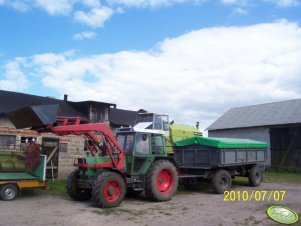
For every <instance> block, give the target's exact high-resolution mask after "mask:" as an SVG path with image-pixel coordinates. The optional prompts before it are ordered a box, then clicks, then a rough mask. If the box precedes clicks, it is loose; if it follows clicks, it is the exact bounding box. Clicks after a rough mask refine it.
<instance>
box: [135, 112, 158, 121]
mask: <svg viewBox="0 0 301 226" xmlns="http://www.w3.org/2000/svg"><path fill="white" fill-rule="evenodd" d="M153 120H154V114H139V115H138V116H137V120H136V123H138V122H153Z"/></svg>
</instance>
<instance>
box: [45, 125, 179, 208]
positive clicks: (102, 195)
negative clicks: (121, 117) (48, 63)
mask: <svg viewBox="0 0 301 226" xmlns="http://www.w3.org/2000/svg"><path fill="white" fill-rule="evenodd" d="M144 125H145V124H143V123H142V124H140V123H138V124H137V126H135V127H134V128H122V129H120V131H119V132H118V133H117V136H116V138H115V137H114V135H113V133H112V132H111V131H110V129H109V128H108V127H107V126H106V125H105V124H103V123H96V124H79V123H78V124H75V125H70V123H69V122H68V121H66V120H65V121H64V122H63V123H61V124H60V125H56V126H53V127H48V128H47V130H46V131H48V132H52V133H54V134H57V135H69V134H75V135H81V136H84V137H85V139H86V144H87V150H88V154H87V155H86V156H85V157H84V158H79V159H77V161H76V162H75V163H74V166H76V167H77V169H76V170H74V171H73V172H72V173H71V174H70V175H69V177H68V181H67V192H68V194H69V196H70V197H71V198H72V199H74V200H78V201H85V200H89V199H91V198H92V200H93V201H94V202H95V204H96V206H98V207H102V208H108V207H116V206H118V205H119V204H120V203H121V202H122V200H123V199H124V197H125V194H126V193H128V194H129V195H139V194H140V193H141V192H143V191H144V192H145V194H146V196H148V198H149V199H150V200H153V201H167V200H170V199H171V198H172V197H173V195H174V194H175V193H176V190H177V186H178V174H177V170H176V167H175V163H174V160H173V158H172V157H170V156H168V155H167V153H166V150H165V145H164V136H163V135H164V131H162V130H152V129H147V128H143V127H144Z"/></svg>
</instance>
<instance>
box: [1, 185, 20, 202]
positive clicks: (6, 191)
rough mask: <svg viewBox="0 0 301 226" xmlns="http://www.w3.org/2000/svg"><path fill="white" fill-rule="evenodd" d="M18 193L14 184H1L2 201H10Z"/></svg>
mask: <svg viewBox="0 0 301 226" xmlns="http://www.w3.org/2000/svg"><path fill="white" fill-rule="evenodd" d="M17 195H18V188H17V186H16V185H14V184H6V185H3V186H2V187H1V189H0V198H1V199H2V200H3V201H12V200H14V199H16V197H17Z"/></svg>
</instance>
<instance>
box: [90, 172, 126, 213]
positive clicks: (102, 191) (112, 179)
mask: <svg viewBox="0 0 301 226" xmlns="http://www.w3.org/2000/svg"><path fill="white" fill-rule="evenodd" d="M125 193H126V188H125V182H124V179H123V178H122V177H121V176H120V175H119V174H117V173H114V172H105V173H102V174H100V175H99V176H98V179H97V181H96V182H95V187H94V190H93V200H94V202H95V204H96V206H98V207H101V208H111V207H116V206H119V204H120V203H121V202H122V200H123V199H124V196H125Z"/></svg>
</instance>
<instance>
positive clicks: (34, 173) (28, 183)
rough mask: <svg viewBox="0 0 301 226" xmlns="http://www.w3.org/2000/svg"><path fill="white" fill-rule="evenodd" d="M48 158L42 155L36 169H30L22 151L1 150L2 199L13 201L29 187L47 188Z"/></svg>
mask: <svg viewBox="0 0 301 226" xmlns="http://www.w3.org/2000/svg"><path fill="white" fill-rule="evenodd" d="M46 159H47V156H45V155H40V159H39V162H38V163H37V165H36V166H35V167H34V169H29V168H28V165H27V164H26V157H25V156H24V155H23V154H21V153H15V152H0V199H1V200H3V201H11V200H14V199H16V197H17V196H18V194H19V193H20V192H21V191H22V190H23V189H27V188H46V187H47V180H46Z"/></svg>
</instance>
